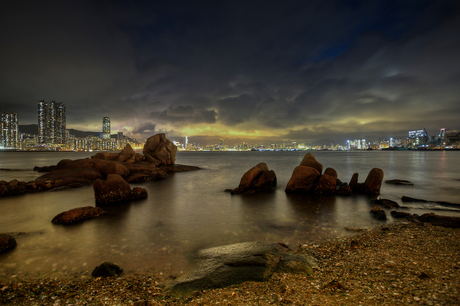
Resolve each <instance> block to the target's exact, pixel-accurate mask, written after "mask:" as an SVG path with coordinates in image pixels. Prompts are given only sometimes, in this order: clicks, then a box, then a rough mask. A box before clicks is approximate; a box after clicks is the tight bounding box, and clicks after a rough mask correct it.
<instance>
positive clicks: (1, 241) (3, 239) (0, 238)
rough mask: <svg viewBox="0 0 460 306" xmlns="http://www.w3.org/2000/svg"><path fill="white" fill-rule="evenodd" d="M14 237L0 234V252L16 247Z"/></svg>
mask: <svg viewBox="0 0 460 306" xmlns="http://www.w3.org/2000/svg"><path fill="white" fill-rule="evenodd" d="M16 244H17V243H16V239H14V238H13V237H11V236H10V235H8V234H0V254H1V253H4V252H7V251H9V250H12V249H14V248H15V247H16Z"/></svg>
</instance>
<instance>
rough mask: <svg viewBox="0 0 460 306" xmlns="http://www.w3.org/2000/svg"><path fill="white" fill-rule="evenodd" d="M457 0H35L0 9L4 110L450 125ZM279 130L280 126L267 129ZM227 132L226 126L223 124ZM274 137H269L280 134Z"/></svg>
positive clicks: (364, 126)
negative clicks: (61, 107)
mask: <svg viewBox="0 0 460 306" xmlns="http://www.w3.org/2000/svg"><path fill="white" fill-rule="evenodd" d="M459 7H460V4H459V3H458V1H448V0H443V1H409V0H408V1H319V0H318V1H283V2H279V1H276V2H275V1H273V2H272V1H263V2H262V1H260V2H259V1H199V2H186V1H185V2H181V1H167V2H166V1H165V2H157V1H97V2H94V1H40V2H36V1H30V2H11V3H9V4H7V5H5V7H4V9H2V12H1V13H0V14H1V19H0V22H1V27H0V35H1V41H2V44H3V46H2V48H0V66H1V69H0V111H13V110H15V111H17V112H18V113H19V118H20V121H21V123H35V122H36V120H37V118H36V113H37V110H36V106H37V101H38V100H41V99H45V100H48V101H49V100H56V101H63V102H65V103H66V104H67V122H68V126H69V128H75V127H88V126H89V127H91V128H93V129H100V125H101V120H102V117H104V116H109V117H110V118H111V122H112V124H113V126H114V127H116V128H118V129H119V130H120V131H123V132H125V133H138V134H143V133H144V132H146V131H152V128H153V129H154V130H155V131H160V130H166V131H171V130H174V131H175V132H174V133H175V134H176V135H180V134H181V132H180V131H181V130H183V129H184V128H186V127H191V128H192V127H193V126H195V125H202V126H203V125H208V127H209V130H212V129H213V127H215V126H220V128H221V129H225V127H227V128H228V129H232V130H234V131H239V132H248V133H249V132H255V131H258V130H263V131H266V132H267V131H270V133H271V135H272V137H278V138H277V139H279V140H286V141H288V140H292V141H294V140H298V141H303V140H304V141H307V140H308V141H310V140H311V139H316V138H325V137H328V138H332V137H333V136H334V135H335V136H336V137H340V138H343V137H347V136H348V135H380V136H382V137H384V136H385V137H387V136H394V134H395V133H405V132H406V131H407V130H410V129H416V128H423V127H426V128H427V129H428V130H429V132H431V133H433V134H434V133H435V132H436V130H437V129H439V128H440V127H448V128H452V129H458V128H459V127H458V119H457V118H455V115H454V114H455V112H454V110H456V109H458V107H457V105H459V104H460V103H459V102H460V101H459V100H458V97H459V96H460V95H459V94H460V89H458V87H459V86H458V81H459V79H460V57H459V56H458V54H460V38H459V36H458V33H459V31H460V15H459ZM275 135H277V136H275ZM222 136H223V137H225V135H222ZM277 139H274V140H277Z"/></svg>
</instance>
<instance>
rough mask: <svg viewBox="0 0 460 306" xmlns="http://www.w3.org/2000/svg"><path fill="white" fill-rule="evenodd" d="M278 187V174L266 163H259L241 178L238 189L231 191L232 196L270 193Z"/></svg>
mask: <svg viewBox="0 0 460 306" xmlns="http://www.w3.org/2000/svg"><path fill="white" fill-rule="evenodd" d="M275 187H276V174H275V172H274V171H273V170H269V169H268V166H267V164H266V163H259V164H257V165H256V166H254V167H252V168H251V169H249V170H248V171H247V172H246V173H245V174H244V175H243V177H242V178H241V180H240V184H239V185H238V187H237V188H235V189H231V190H229V191H230V192H231V193H232V194H241V193H243V194H254V193H260V192H268V191H271V190H273V188H275Z"/></svg>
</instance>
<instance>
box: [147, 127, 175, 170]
mask: <svg viewBox="0 0 460 306" xmlns="http://www.w3.org/2000/svg"><path fill="white" fill-rule="evenodd" d="M176 151H177V147H176V146H175V145H174V144H173V143H172V142H171V141H169V140H168V139H166V137H165V134H164V133H162V134H156V135H155V136H152V137H150V138H148V139H147V141H146V142H145V145H144V149H143V153H144V155H146V154H148V155H150V156H151V157H153V158H154V159H157V160H159V161H160V162H161V164H163V165H173V164H174V163H175V161H176Z"/></svg>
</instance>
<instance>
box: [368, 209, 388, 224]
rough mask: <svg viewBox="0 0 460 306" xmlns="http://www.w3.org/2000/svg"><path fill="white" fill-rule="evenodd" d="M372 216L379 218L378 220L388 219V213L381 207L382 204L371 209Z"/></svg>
mask: <svg viewBox="0 0 460 306" xmlns="http://www.w3.org/2000/svg"><path fill="white" fill-rule="evenodd" d="M370 212H371V214H372V216H373V217H374V218H375V219H377V220H383V221H384V220H386V219H387V215H386V213H385V211H384V210H383V209H381V208H380V206H375V207H374V208H373V209H372V210H371V211H370Z"/></svg>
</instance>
